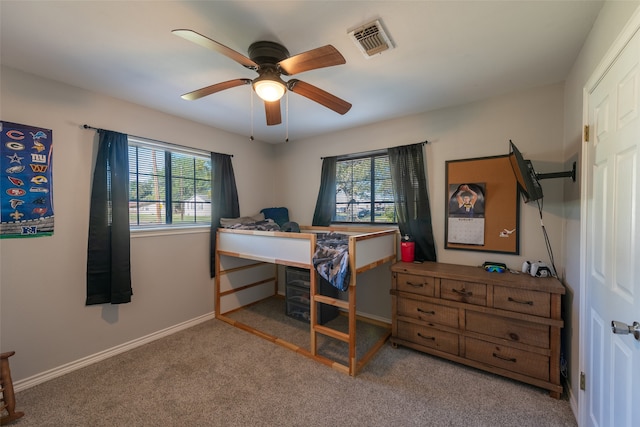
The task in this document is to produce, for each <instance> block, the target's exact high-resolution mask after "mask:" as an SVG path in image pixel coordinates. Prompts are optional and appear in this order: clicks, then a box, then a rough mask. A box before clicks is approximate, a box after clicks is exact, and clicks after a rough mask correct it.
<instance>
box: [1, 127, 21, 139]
mask: <svg viewBox="0 0 640 427" xmlns="http://www.w3.org/2000/svg"><path fill="white" fill-rule="evenodd" d="M5 135H7V136H8V137H9V138H11V139H16V140H18V141H19V140H21V139H24V133H22V132H20V131H19V130H15V129H11V130H8V131H7V133H6V134H5Z"/></svg>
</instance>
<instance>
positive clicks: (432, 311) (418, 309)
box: [416, 307, 436, 315]
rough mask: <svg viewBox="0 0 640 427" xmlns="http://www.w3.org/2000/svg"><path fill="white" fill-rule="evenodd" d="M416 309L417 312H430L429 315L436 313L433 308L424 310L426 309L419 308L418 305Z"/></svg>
mask: <svg viewBox="0 0 640 427" xmlns="http://www.w3.org/2000/svg"><path fill="white" fill-rule="evenodd" d="M416 311H418V312H419V313H424V314H430V315H434V314H436V312H435V310H431V311H426V310H423V309H421V308H420V307H418V308H416Z"/></svg>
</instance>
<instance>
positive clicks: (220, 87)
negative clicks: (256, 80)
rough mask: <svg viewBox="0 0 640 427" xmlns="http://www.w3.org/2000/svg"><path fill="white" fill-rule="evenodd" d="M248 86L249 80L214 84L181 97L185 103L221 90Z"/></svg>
mask: <svg viewBox="0 0 640 427" xmlns="http://www.w3.org/2000/svg"><path fill="white" fill-rule="evenodd" d="M248 84H251V79H235V80H229V81H226V82H222V83H216V84H214V85H211V86H207V87H203V88H201V89H198V90H194V91H193V92H189V93H185V94H184V95H182V99H186V100H187V101H194V100H196V99H200V98H202V97H204V96H207V95H211V94H212V93H216V92H220V91H221V90H225V89H231V88H232V87H236V86H242V85H248Z"/></svg>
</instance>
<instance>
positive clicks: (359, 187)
mask: <svg viewBox="0 0 640 427" xmlns="http://www.w3.org/2000/svg"><path fill="white" fill-rule="evenodd" d="M333 222H351V223H353V222H356V223H362V222H365V223H383V224H393V223H396V222H397V218H396V211H395V206H394V200H393V187H392V186H391V170H390V168H389V156H388V155H387V153H386V150H385V151H382V152H376V153H374V154H367V155H363V156H357V157H356V156H349V157H344V158H338V161H337V164H336V212H335V214H334V217H333Z"/></svg>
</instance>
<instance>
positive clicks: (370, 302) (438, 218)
mask: <svg viewBox="0 0 640 427" xmlns="http://www.w3.org/2000/svg"><path fill="white" fill-rule="evenodd" d="M563 97H564V93H563V84H555V85H550V86H545V87H540V88H534V89H530V90H527V91H522V92H520V93H515V94H511V95H508V96H502V97H498V98H494V99H490V100H486V101H482V102H476V103H473V104H468V105H464V106H460V107H454V108H447V109H443V110H438V111H432V112H428V113H423V114H418V115H414V116H409V117H405V118H401V119H396V120H390V121H385V122H380V123H377V124H375V125H371V126H365V127H361V128H357V129H350V130H346V131H342V132H337V133H333V134H330V135H323V136H319V137H314V138H309V139H307V140H304V141H294V142H290V143H287V144H281V145H279V146H277V151H278V155H277V158H276V162H277V164H278V166H277V167H276V168H275V169H276V170H277V171H278V175H277V179H278V180H277V186H276V188H277V190H276V192H275V197H276V200H277V203H276V204H278V205H283V206H287V207H289V210H290V217H291V219H292V220H293V221H297V222H299V223H301V224H308V223H311V220H312V219H313V211H314V208H315V203H316V198H317V195H318V189H319V187H320V171H321V166H322V160H321V157H323V156H333V155H340V154H348V153H357V152H362V151H368V150H373V149H378V148H386V147H392V146H398V145H405V144H413V143H417V142H420V141H424V140H428V141H430V142H429V144H428V145H427V147H426V156H427V168H428V179H429V195H430V199H431V211H432V215H433V223H432V225H433V230H434V234H435V240H436V244H437V248H436V250H437V256H438V261H440V262H447V263H458V264H466V265H479V264H482V262H484V261H486V260H492V261H502V262H505V263H506V264H507V265H508V266H509V267H512V268H518V269H519V268H521V266H522V262H523V260H525V259H527V260H543V261H547V262H548V261H549V259H548V256H547V253H546V250H545V244H544V240H543V237H542V232H541V228H540V219H539V214H538V210H537V207H535V206H531V205H524V204H521V217H520V255H504V254H493V253H486V252H477V251H460V250H445V249H444V243H445V242H444V224H445V201H446V198H447V197H446V194H445V162H446V161H447V160H456V159H465V158H475V157H484V156H496V155H505V154H508V153H509V139H511V140H513V142H514V143H515V144H516V145H517V146H518V147H519V148H520V150H521V151H522V152H523V153H524V154H525V156H526V157H527V158H529V159H531V160H532V161H533V162H534V165H535V167H536V169H537V170H538V172H542V173H544V172H557V171H560V170H564V165H563V164H562V163H561V162H559V161H558V160H559V159H562V153H563V150H562V130H563V127H562V123H563ZM542 186H543V190H544V193H545V200H544V223H545V226H546V227H547V231H548V233H549V235H550V237H551V245H552V247H553V250H554V252H555V255H556V262H558V261H559V262H560V263H561V262H562V260H561V259H558V258H561V252H562V231H563V229H562V227H563V219H562V217H561V213H562V206H561V204H562V185H561V182H558V181H557V180H546V181H542ZM514 209H515V206H514ZM376 271H377V270H376ZM381 273H382V272H381ZM389 277H390V276H388V275H384V274H373V275H369V276H367V277H366V278H363V279H362V280H358V290H359V291H360V292H359V294H358V301H359V303H362V304H358V306H359V308H360V310H362V311H364V312H366V313H370V314H374V315H376V316H379V317H382V318H387V319H389V318H390V310H391V308H390V307H391V300H390V296H389V288H390V280H389ZM370 288H373V289H370ZM365 292H370V293H367V295H366V296H364V295H363V296H362V297H361V296H360V295H361V294H364V293H365Z"/></svg>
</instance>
